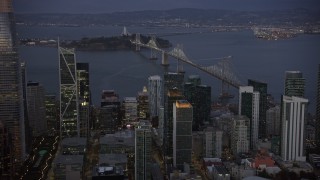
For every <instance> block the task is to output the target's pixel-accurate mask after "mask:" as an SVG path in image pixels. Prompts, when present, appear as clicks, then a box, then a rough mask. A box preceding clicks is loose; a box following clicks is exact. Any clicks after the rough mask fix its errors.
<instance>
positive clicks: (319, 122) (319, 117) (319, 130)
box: [315, 64, 320, 149]
mask: <svg viewBox="0 0 320 180" xmlns="http://www.w3.org/2000/svg"><path fill="white" fill-rule="evenodd" d="M316 103H317V110H316V124H315V130H316V133H315V137H318V138H316V139H317V144H318V149H320V138H319V137H320V64H319V65H318V87H317V102H316Z"/></svg>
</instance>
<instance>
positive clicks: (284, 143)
mask: <svg viewBox="0 0 320 180" xmlns="http://www.w3.org/2000/svg"><path fill="white" fill-rule="evenodd" d="M307 103H308V100H307V99H304V98H301V97H296V96H291V97H290V96H282V113H281V123H282V124H281V128H282V129H281V157H282V159H283V160H284V161H305V160H306V157H305V153H304V143H305V142H304V139H305V132H304V130H305V129H304V127H305V112H306V107H307Z"/></svg>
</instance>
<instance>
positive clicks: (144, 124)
mask: <svg viewBox="0 0 320 180" xmlns="http://www.w3.org/2000/svg"><path fill="white" fill-rule="evenodd" d="M135 134H136V135H135V179H139V180H148V179H151V164H152V161H151V158H152V154H151V153H152V134H151V123H150V122H149V121H146V120H141V121H140V122H139V123H138V126H137V128H136V129H135Z"/></svg>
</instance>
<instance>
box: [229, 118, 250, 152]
mask: <svg viewBox="0 0 320 180" xmlns="http://www.w3.org/2000/svg"><path fill="white" fill-rule="evenodd" d="M249 121H250V119H249V118H247V117H246V116H234V117H232V120H231V149H232V151H233V154H234V155H236V154H238V153H243V152H248V151H249V135H248V128H249Z"/></svg>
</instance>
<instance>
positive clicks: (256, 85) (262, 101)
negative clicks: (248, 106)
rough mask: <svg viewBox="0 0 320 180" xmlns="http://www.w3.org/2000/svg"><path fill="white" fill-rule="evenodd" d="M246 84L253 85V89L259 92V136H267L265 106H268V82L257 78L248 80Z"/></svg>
mask: <svg viewBox="0 0 320 180" xmlns="http://www.w3.org/2000/svg"><path fill="white" fill-rule="evenodd" d="M248 86H252V87H253V91H257V92H259V94H260V95H259V134H258V136H259V138H266V137H267V132H266V130H267V117H266V116H267V115H266V112H267V108H268V107H267V106H268V99H267V94H268V84H267V83H264V82H260V81H257V80H252V79H249V80H248Z"/></svg>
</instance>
